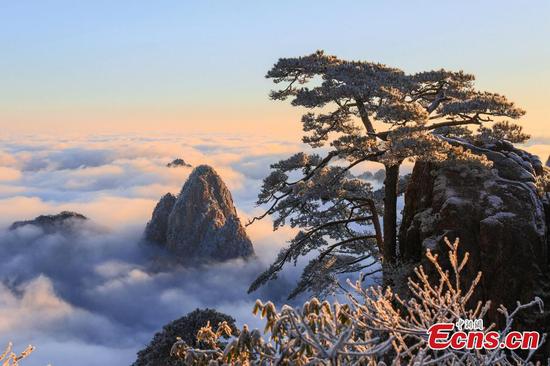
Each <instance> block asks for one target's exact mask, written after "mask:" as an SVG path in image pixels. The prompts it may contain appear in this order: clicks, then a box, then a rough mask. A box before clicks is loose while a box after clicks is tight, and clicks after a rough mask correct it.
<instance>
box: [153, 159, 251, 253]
mask: <svg viewBox="0 0 550 366" xmlns="http://www.w3.org/2000/svg"><path fill="white" fill-rule="evenodd" d="M145 236H146V239H148V240H149V241H152V242H156V243H159V244H161V245H162V246H164V247H165V248H167V249H168V250H169V251H170V253H171V254H172V256H173V257H174V258H176V259H177V260H178V261H179V262H182V263H197V262H209V261H224V260H228V259H233V258H246V257H249V256H251V255H253V254H254V249H253V247H252V243H251V242H250V239H249V238H248V236H247V234H246V231H245V229H244V227H243V226H242V225H241V222H240V220H239V217H238V216H237V210H236V209H235V205H234V204H233V198H232V197H231V192H229V189H227V186H226V185H225V183H224V182H223V180H222V179H221V177H220V176H219V175H218V173H216V171H215V170H214V169H213V168H212V167H210V166H208V165H200V166H198V167H196V168H195V169H194V170H193V172H191V174H190V175H189V178H188V179H187V181H186V182H185V184H184V185H183V188H182V189H181V192H180V194H179V195H178V197H177V198H175V197H174V196H173V195H166V196H164V197H163V198H162V199H161V200H160V201H159V203H158V204H157V206H156V207H155V210H154V212H153V216H152V218H151V221H150V222H149V223H148V224H147V228H146V229H145Z"/></svg>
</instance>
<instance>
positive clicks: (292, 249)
mask: <svg viewBox="0 0 550 366" xmlns="http://www.w3.org/2000/svg"><path fill="white" fill-rule="evenodd" d="M266 77H267V78H269V79H272V80H273V82H274V83H275V85H276V86H277V89H276V90H273V91H272V92H271V95H270V96H271V98H272V99H274V100H289V101H290V103H291V104H292V105H293V106H295V107H302V108H304V109H306V111H305V112H304V114H303V116H302V120H301V122H302V127H303V131H304V135H303V137H302V141H303V142H304V143H306V144H308V145H309V146H310V147H311V148H312V149H313V150H314V151H315V152H316V153H315V154H305V153H300V154H297V155H294V156H293V157H291V158H289V159H287V160H283V161H281V162H280V163H278V164H274V165H273V166H272V172H271V174H270V176H268V177H267V178H266V179H265V180H264V186H263V189H262V192H261V193H260V195H259V200H258V204H260V205H265V206H266V207H267V209H266V211H265V213H264V214H263V215H260V216H259V217H257V218H255V220H256V219H262V218H264V217H266V216H268V215H270V216H272V217H273V218H274V221H275V228H278V227H280V226H281V225H286V224H290V225H291V226H293V227H297V228H300V229H301V230H300V234H299V236H297V237H296V238H295V239H293V240H292V241H291V242H290V243H289V246H288V247H287V248H286V249H285V250H283V251H282V252H281V254H280V255H279V257H278V258H277V259H276V261H275V262H274V263H273V264H272V266H271V267H270V268H269V269H268V270H267V271H266V272H264V273H263V274H261V275H260V277H258V279H257V280H256V281H255V282H254V283H253V284H252V286H251V288H250V290H254V289H256V288H258V287H259V286H261V285H263V284H265V283H266V282H267V281H269V280H270V279H273V278H276V275H277V273H278V272H279V271H280V270H281V269H282V267H283V266H284V265H285V264H287V263H292V262H295V261H296V260H297V258H298V257H300V256H305V255H307V254H313V255H316V256H318V258H317V260H316V261H314V262H312V263H310V265H309V266H307V267H306V270H307V271H306V272H304V275H303V276H302V281H301V283H300V284H299V285H298V288H299V289H302V290H304V291H305V290H308V289H310V290H312V287H311V286H308V282H310V283H311V282H312V281H311V280H312V279H319V281H320V282H319V284H326V288H327V289H333V288H334V286H333V285H331V283H333V280H334V279H335V275H336V274H337V273H342V272H346V271H350V270H352V268H353V269H354V270H357V269H362V266H361V265H357V266H355V262H354V260H355V259H357V260H359V258H361V257H364V258H365V260H364V261H363V262H364V263H363V265H370V262H371V258H376V257H378V258H377V259H380V260H382V261H383V263H384V265H386V264H390V263H395V262H397V259H398V258H397V250H396V248H397V238H396V236H397V235H396V233H397V231H398V230H397V208H396V201H397V195H398V190H397V189H396V187H395V186H397V185H398V182H399V166H400V165H401V163H402V162H403V161H404V160H407V159H408V160H411V161H428V162H451V163H452V162H456V161H462V162H464V161H467V162H473V163H475V164H476V165H480V166H483V167H486V168H490V167H491V164H490V162H489V161H488V160H487V159H486V158H485V157H484V156H483V155H479V154H473V153H472V152H471V151H469V150H468V149H465V148H463V147H461V146H457V144H452V143H450V142H449V139H466V140H468V141H470V142H472V143H473V142H474V141H488V140H495V139H506V140H508V141H510V142H519V141H523V140H525V139H526V138H527V137H528V136H527V135H525V134H523V133H522V131H521V128H519V127H517V126H516V125H513V124H511V123H509V122H507V120H508V119H512V120H513V119H518V118H520V117H521V116H522V115H523V114H524V113H525V112H524V111H523V110H521V109H520V108H518V107H517V106H515V104H514V103H513V102H511V101H509V100H508V99H507V98H506V97H504V96H502V95H499V94H496V93H491V92H484V91H480V90H478V89H476V87H475V85H474V81H475V77H474V75H471V74H467V73H465V72H463V71H450V70H443V69H440V70H431V71H424V72H419V73H416V74H407V73H405V72H404V71H402V70H400V69H398V68H394V67H391V66H387V65H383V64H379V63H374V62H367V61H350V60H344V59H340V58H338V57H336V56H333V55H327V54H325V53H324V52H323V51H317V52H315V53H313V54H311V55H306V56H302V57H291V58H281V59H279V60H278V61H277V62H276V63H275V65H273V67H272V68H271V70H269V71H268V72H267V75H266ZM364 162H375V163H380V164H381V165H383V168H384V169H385V170H386V178H387V179H386V181H385V182H384V185H385V186H386V184H387V185H388V187H390V189H384V190H382V191H381V192H383V193H384V196H383V197H379V199H375V198H374V197H373V196H371V195H370V192H368V188H361V187H360V183H357V182H354V181H353V179H352V177H350V176H348V174H347V173H349V172H350V171H351V170H352V169H353V168H354V167H356V168H360V167H361V164H362V163H364ZM332 176H334V179H332V178H331V177H332ZM394 185H395V186H394ZM361 190H363V191H364V192H363V193H362V194H363V196H362V197H359V196H358V194H361ZM369 200H372V201H371V202H369ZM340 208H342V209H343V211H339V209H340ZM359 211H362V213H359ZM306 216H311V219H308V218H306ZM317 216H319V219H317ZM361 216H365V217H370V219H364V220H363V219H362V221H353V220H355V219H360V218H361ZM379 216H383V218H384V219H383V221H384V224H385V225H384V235H382V231H381V228H380V226H379V225H378V226H377V220H378V217H379ZM342 220H347V222H343V221H342ZM253 221H254V220H253ZM331 223H332V224H331ZM368 225H370V226H371V228H370V231H372V233H371V232H369V230H368V229H367V226H368ZM358 226H359V228H358V229H356V227H358ZM370 236H372V238H370ZM342 241H344V244H339V243H341V242H342ZM373 242H376V246H374V245H373V244H372V243H373ZM332 245H335V246H336V247H334V249H330V248H332ZM354 246H355V247H356V248H355V249H353V247H354ZM371 248H374V249H376V251H377V253H376V251H373V250H371ZM339 249H345V250H343V251H342V252H340V253H339ZM364 249H366V251H363V252H361V250H364ZM325 250H330V252H329V253H328V254H325V255H323V252H324V251H325ZM350 252H351V253H350ZM321 255H323V256H322V257H321ZM350 255H351V256H352V257H355V259H354V258H352V257H350ZM382 256H384V257H385V258H382ZM349 263H354V266H355V267H351V266H350V265H349ZM323 268H326V269H327V271H326V273H322V271H323ZM321 286H322V285H321ZM314 292H318V291H314ZM293 294H294V293H293Z"/></svg>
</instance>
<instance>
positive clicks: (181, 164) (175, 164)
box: [166, 158, 192, 168]
mask: <svg viewBox="0 0 550 366" xmlns="http://www.w3.org/2000/svg"><path fill="white" fill-rule="evenodd" d="M166 166H167V167H168V168H177V167H186V168H191V167H192V165H191V164H189V163H187V162H186V161H185V160H183V159H180V158H177V159H174V160H172V161H171V162H169V163H168V164H166Z"/></svg>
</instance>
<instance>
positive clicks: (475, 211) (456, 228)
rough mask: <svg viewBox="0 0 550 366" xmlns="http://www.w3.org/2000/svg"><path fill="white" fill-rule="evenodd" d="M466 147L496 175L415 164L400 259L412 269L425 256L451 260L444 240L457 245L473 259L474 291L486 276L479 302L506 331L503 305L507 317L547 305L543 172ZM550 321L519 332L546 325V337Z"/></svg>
mask: <svg viewBox="0 0 550 366" xmlns="http://www.w3.org/2000/svg"><path fill="white" fill-rule="evenodd" d="M461 144H463V145H466V147H467V148H469V149H470V150H472V151H473V152H476V153H480V154H481V153H483V154H485V155H486V156H487V157H488V158H489V160H491V161H492V162H493V168H492V169H490V170H489V169H486V168H482V167H475V166H473V165H471V164H470V165H468V164H450V165H444V166H437V165H434V164H430V163H420V162H419V163H416V165H415V167H414V170H413V173H412V177H411V180H410V184H409V185H408V187H407V190H406V193H405V208H404V210H403V220H402V224H401V227H400V233H399V242H400V255H401V256H402V258H403V259H404V260H407V261H427V260H426V259H425V257H424V255H423V253H424V251H425V250H426V249H427V248H430V249H431V250H433V251H436V252H440V253H446V247H445V244H444V243H443V238H444V237H445V236H447V237H448V238H449V240H451V241H453V240H454V239H455V238H460V242H461V245H460V248H461V250H462V251H467V252H469V253H470V261H469V265H468V266H467V267H466V274H465V277H466V278H465V279H464V280H465V281H468V282H466V283H470V281H471V280H472V279H473V277H474V276H475V275H476V274H477V272H478V271H482V272H483V275H482V279H481V284H480V286H479V288H478V290H477V296H478V299H479V298H481V299H484V300H488V299H490V300H491V301H492V303H493V306H492V309H491V311H490V313H489V318H490V320H491V321H499V324H501V323H500V321H501V320H502V319H501V318H500V317H499V316H497V312H496V306H497V305H498V304H504V305H505V306H507V307H508V308H509V309H510V308H514V307H515V302H516V301H517V300H519V301H521V302H528V301H531V300H532V299H533V298H534V297H535V296H539V297H541V298H542V299H543V300H545V303H546V304H550V296H549V293H550V281H549V253H548V248H549V245H550V242H549V241H548V240H549V237H548V227H549V224H550V222H549V221H550V220H549V219H550V218H549V216H548V211H547V212H546V213H545V205H546V204H545V199H543V198H541V197H540V196H539V195H538V194H537V189H536V187H535V181H536V177H537V176H538V175H540V174H543V169H542V164H541V162H540V160H539V159H538V158H537V157H536V156H534V155H531V154H529V153H527V152H525V151H522V150H519V149H516V148H514V147H513V146H512V145H511V144H509V143H505V142H499V143H496V144H494V145H492V146H490V147H484V148H481V147H476V146H472V145H468V144H466V143H461ZM547 208H548V206H547V207H546V209H547ZM440 258H441V259H442V260H446V259H447V256H446V254H443V255H440ZM423 264H424V268H431V266H430V265H428V264H427V263H423ZM447 265H448V263H447ZM541 320H542V322H541ZM548 320H549V317H548V313H546V314H544V316H543V317H542V319H541V318H534V317H527V318H525V319H523V323H522V324H523V326H524V327H526V328H529V327H531V328H535V329H540V326H541V324H545V327H544V328H545V329H546V330H547V329H548Z"/></svg>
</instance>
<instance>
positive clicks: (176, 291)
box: [0, 135, 550, 366]
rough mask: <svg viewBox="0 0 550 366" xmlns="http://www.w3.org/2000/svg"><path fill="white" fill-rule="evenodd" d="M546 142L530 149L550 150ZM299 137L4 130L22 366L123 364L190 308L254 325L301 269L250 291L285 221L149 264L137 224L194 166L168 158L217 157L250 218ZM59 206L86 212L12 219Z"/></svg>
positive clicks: (11, 278) (14, 317)
mask: <svg viewBox="0 0 550 366" xmlns="http://www.w3.org/2000/svg"><path fill="white" fill-rule="evenodd" d="M546 143H547V141H537V142H536V143H535V144H534V145H533V146H531V149H532V150H533V151H536V152H539V151H544V150H546V151H550V150H549V149H548V145H547V144H546ZM302 148H303V147H302V146H300V145H298V144H294V143H289V142H285V141H276V140H273V139H270V138H268V137H264V138H259V137H257V136H255V137H253V138H247V137H239V136H221V135H220V136H216V135H208V136H207V135H194V136H186V137H173V136H168V137H167V136H157V137H143V136H87V137H75V138H70V139H69V138H62V139H60V138H46V137H43V136H41V137H25V138H24V139H23V138H9V139H7V138H6V139H4V140H2V139H0V247H1V249H2V255H1V256H0V340H3V341H5V342H7V341H8V340H12V341H14V342H15V344H16V345H17V346H19V347H24V346H25V345H26V344H29V343H32V344H34V345H36V346H37V351H36V352H35V353H34V354H33V355H32V357H31V358H30V359H29V360H28V361H27V362H25V364H26V365H29V366H35V365H36V366H38V365H40V366H44V365H46V364H48V363H51V364H52V365H53V366H63V365H71V364H75V360H78V365H80V366H92V365H100V364H104V365H129V364H131V363H132V362H133V361H134V360H135V353H136V351H137V350H139V349H141V348H142V347H143V346H144V345H145V344H146V343H147V342H148V341H149V340H150V339H151V338H152V336H153V334H154V333H155V332H156V331H158V330H159V329H160V328H161V326H162V325H164V324H166V323H167V322H169V321H171V320H173V319H176V318H178V317H180V316H182V315H184V314H186V313H188V312H189V311H192V310H194V309H195V308H197V307H212V308H216V309H217V310H219V311H222V312H226V313H228V314H231V315H233V316H234V317H235V318H237V320H238V322H239V323H240V324H243V323H248V324H250V325H252V326H254V325H258V324H259V321H258V320H257V319H256V318H254V317H252V315H251V312H250V310H251V308H252V304H253V301H254V300H255V299H256V298H257V297H260V298H263V299H271V300H275V301H276V302H282V301H284V298H285V296H286V294H288V292H289V288H290V287H291V286H292V283H294V282H295V280H296V278H297V276H299V274H300V268H289V269H287V270H286V271H285V272H284V273H283V275H282V276H281V278H280V279H279V280H278V281H275V282H273V283H271V284H270V285H269V286H268V287H266V288H263V289H262V290H261V291H260V292H258V293H255V294H253V295H246V289H247V288H248V285H249V284H250V282H251V281H252V280H253V279H254V278H255V276H256V275H257V274H258V273H260V272H261V271H262V270H263V269H264V268H265V266H267V264H268V263H270V262H271V260H272V259H273V258H274V256H275V255H276V253H277V252H278V251H279V249H280V248H281V246H283V245H284V244H285V242H286V240H287V239H288V238H289V237H290V236H291V235H292V231H291V230H290V229H285V228H283V229H280V230H278V231H277V232H276V233H273V232H272V227H271V223H270V222H269V221H266V220H264V221H260V222H259V223H256V224H254V225H252V226H251V227H248V228H247V231H248V233H249V235H250V237H251V239H252V241H253V243H254V245H255V250H256V253H257V254H258V259H257V260H252V261H248V262H245V261H241V260H237V261H233V262H229V263H224V264H223V265H216V266H203V267H201V268H199V269H185V268H181V269H179V270H176V271H170V272H168V271H167V272H155V273H153V272H151V271H149V270H148V268H150V267H149V264H150V259H151V258H152V257H154V256H155V253H154V252H152V250H153V249H151V247H148V246H145V245H142V244H140V240H141V234H142V231H143V228H144V225H145V223H146V222H147V220H148V219H149V218H150V215H151V212H152V210H153V207H154V205H155V204H156V202H157V201H158V199H159V198H160V197H161V196H162V195H164V194H165V193H166V192H172V193H178V192H179V190H180V189H181V186H182V185H183V183H184V182H185V180H186V178H187V176H188V174H189V173H190V171H191V169H190V168H182V167H179V168H167V167H166V164H167V163H168V162H170V161H172V160H173V159H174V158H178V157H179V158H183V159H184V160H185V161H187V162H189V163H191V164H192V165H198V164H210V165H212V166H213V167H214V168H215V169H216V170H217V171H218V173H219V174H220V175H221V176H222V178H223V179H224V181H225V182H226V184H227V185H228V187H229V189H230V190H231V192H232V194H233V198H234V201H235V203H236V206H237V209H238V211H239V214H240V216H241V220H243V221H246V220H248V219H249V218H251V217H252V216H254V215H255V214H258V213H259V212H261V211H260V209H259V208H257V207H255V204H254V202H255V199H256V195H257V192H258V191H259V188H260V186H261V182H262V179H263V177H265V176H266V175H267V174H268V172H269V165H270V164H271V163H273V162H275V161H277V160H279V159H281V158H283V157H287V156H288V155H290V154H292V153H294V152H297V151H300V150H301V149H302ZM378 168H379V167H378V166H371V165H367V166H364V167H358V169H359V170H360V169H370V170H376V169H378ZM409 168H410V167H409ZM407 169H408V168H405V169H404V170H407ZM359 172H360V171H356V172H355V173H359ZM63 210H70V211H77V212H79V213H82V214H84V215H86V216H88V217H89V218H90V219H91V220H90V221H89V222H88V223H86V224H83V225H82V227H81V228H80V230H78V231H76V232H73V233H66V234H60V233H57V234H49V235H46V234H45V233H43V232H41V230H40V229H38V228H36V227H29V226H26V227H22V228H19V229H17V230H15V231H8V230H7V227H8V226H9V225H10V224H11V223H12V222H13V221H16V220H22V219H30V218H33V217H35V216H37V215H40V214H52V213H58V212H60V211H63Z"/></svg>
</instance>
